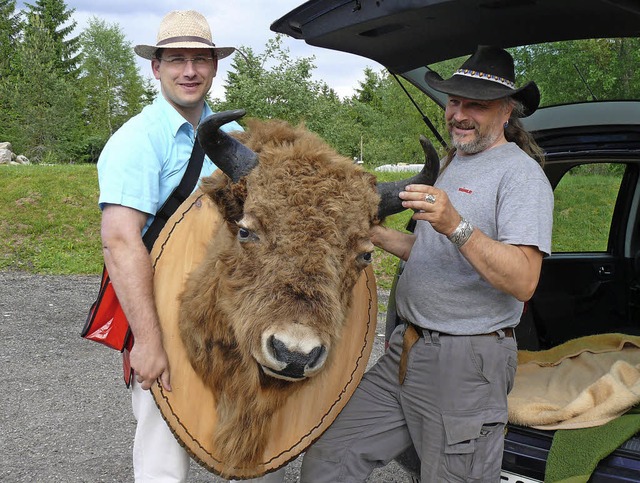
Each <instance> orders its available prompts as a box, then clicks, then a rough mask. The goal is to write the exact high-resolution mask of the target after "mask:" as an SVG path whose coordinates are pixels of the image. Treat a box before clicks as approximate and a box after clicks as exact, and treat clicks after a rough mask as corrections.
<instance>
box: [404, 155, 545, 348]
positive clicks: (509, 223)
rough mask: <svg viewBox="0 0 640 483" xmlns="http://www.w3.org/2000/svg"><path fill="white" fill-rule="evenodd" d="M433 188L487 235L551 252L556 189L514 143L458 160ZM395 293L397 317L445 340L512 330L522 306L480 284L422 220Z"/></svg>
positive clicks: (465, 263)
mask: <svg viewBox="0 0 640 483" xmlns="http://www.w3.org/2000/svg"><path fill="white" fill-rule="evenodd" d="M435 186H436V187H438V188H440V189H442V190H444V191H445V192H446V193H447V195H448V196H449V199H450V200H451V203H452V204H453V206H454V207H455V208H456V209H457V210H458V212H459V213H460V214H461V215H462V216H463V217H464V218H466V219H467V220H468V221H469V222H470V223H471V224H472V225H473V226H474V227H476V228H478V229H479V230H481V231H482V232H483V233H484V234H485V235H487V236H489V237H490V238H492V239H494V240H498V241H500V242H504V243H509V244H512V245H532V246H536V247H538V248H539V249H540V251H542V252H543V253H545V254H550V253H551V229H552V224H553V190H552V189H551V186H550V184H549V181H548V180H547V177H546V176H545V174H544V172H543V171H542V169H541V168H540V166H539V165H538V164H537V163H536V162H535V161H534V160H533V159H532V158H530V157H529V156H528V155H527V154H526V153H525V152H524V151H522V150H521V149H520V148H519V147H518V146H517V145H516V144H514V143H507V144H503V145H500V146H497V147H495V148H493V149H490V150H488V151H483V152H481V153H479V154H475V155H472V156H456V157H454V159H453V160H452V162H451V163H450V165H449V166H448V167H447V168H446V169H445V170H444V172H443V173H442V174H441V175H440V177H439V178H438V180H437V182H436V183H435ZM415 234H416V236H417V238H416V241H415V244H414V246H413V248H412V250H411V254H410V255H409V259H408V260H407V263H406V265H405V268H404V271H403V273H402V275H401V276H400V280H399V281H398V285H397V289H396V301H397V309H398V314H399V315H400V317H401V318H403V319H405V320H408V321H410V322H412V323H414V324H416V325H419V326H421V327H425V328H428V329H432V330H437V331H439V332H442V333H447V334H456V335H473V334H485V333H489V332H493V331H495V330H498V329H503V328H505V327H515V326H516V325H517V324H518V322H519V320H520V315H521V313H522V309H523V303H522V302H519V301H518V300H517V299H516V298H515V297H513V296H511V295H508V294H506V293H504V292H502V291H500V290H498V289H496V288H494V287H492V286H491V285H490V284H489V283H488V282H486V281H485V280H483V279H482V278H481V277H480V275H479V274H478V272H476V271H475V269H474V268H473V267H472V266H471V264H470V263H469V262H468V261H467V259H466V258H464V256H462V254H461V253H460V251H459V250H458V249H457V248H456V246H455V245H454V244H453V243H451V242H450V241H449V240H448V239H447V237H446V236H444V235H441V234H440V233H438V232H436V231H435V230H434V229H433V228H432V226H431V225H430V224H429V223H428V222H425V221H418V223H417V225H416V229H415Z"/></svg>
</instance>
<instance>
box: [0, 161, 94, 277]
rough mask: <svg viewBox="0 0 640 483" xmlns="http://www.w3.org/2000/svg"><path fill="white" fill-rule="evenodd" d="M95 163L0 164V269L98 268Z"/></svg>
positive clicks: (51, 271) (62, 271)
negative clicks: (49, 164) (56, 164)
mask: <svg viewBox="0 0 640 483" xmlns="http://www.w3.org/2000/svg"><path fill="white" fill-rule="evenodd" d="M101 257H102V254H101V244H100V211H99V209H98V177H97V173H96V167H95V165H59V166H43V165H37V166H0V269H12V270H25V271H29V272H34V273H47V274H93V273H99V272H100V270H101V268H102V258H101Z"/></svg>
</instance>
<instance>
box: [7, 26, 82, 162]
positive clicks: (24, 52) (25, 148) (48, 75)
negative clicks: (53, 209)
mask: <svg viewBox="0 0 640 483" xmlns="http://www.w3.org/2000/svg"><path fill="white" fill-rule="evenodd" d="M53 50H54V41H53V39H52V38H51V36H50V34H49V31H48V30H47V29H46V28H45V27H44V24H43V22H42V20H41V19H40V17H38V16H37V15H34V14H31V15H30V16H29V28H28V29H26V30H25V32H24V38H23V40H22V41H21V42H20V43H19V44H18V46H17V48H16V52H15V56H14V59H13V63H12V66H11V67H12V69H11V74H10V75H9V76H7V77H5V78H3V79H1V80H0V97H1V99H2V110H1V111H0V137H1V138H2V139H3V140H9V141H11V142H12V143H13V145H14V148H16V151H17V152H19V153H21V154H25V155H26V156H27V157H28V158H29V159H30V160H31V161H32V162H36V163H38V162H55V161H64V162H72V161H73V160H74V158H75V156H76V154H77V153H76V148H77V143H78V138H79V134H80V126H81V123H80V119H79V117H78V116H77V112H78V97H77V91H76V89H74V86H73V84H71V83H70V82H69V81H68V79H66V78H65V74H64V72H62V71H61V70H60V69H59V67H58V66H57V63H56V59H55V58H53V57H52V56H51V52H52V51H53Z"/></svg>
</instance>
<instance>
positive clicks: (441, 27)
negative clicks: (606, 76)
mask: <svg viewBox="0 0 640 483" xmlns="http://www.w3.org/2000/svg"><path fill="white" fill-rule="evenodd" d="M271 30H273V31H275V32H280V33H284V34H287V35H290V36H291V37H294V38H297V39H303V40H304V41H305V42H307V43H308V44H310V45H314V46H317V47H324V48H328V49H333V50H340V51H344V52H349V53H352V54H356V55H360V56H363V57H366V58H369V59H372V60H374V61H376V62H379V63H380V64H382V65H383V66H385V67H386V68H388V69H389V70H390V71H391V72H394V73H403V72H407V71H410V70H412V69H415V68H417V67H420V66H425V65H429V64H432V63H434V62H439V61H441V60H445V59H451V58H455V57H460V56H463V55H467V54H471V53H473V52H474V51H475V49H476V47H477V46H478V45H483V44H484V45H499V46H501V47H504V48H508V47H514V46H519V45H530V44H537V43H542V42H550V41H560V40H576V39H586V38H608V37H638V36H640V2H639V1H638V0H403V1H394V2H391V1H388V0H387V1H385V0H375V1H374V0H311V1H308V2H305V3H304V4H302V5H300V6H299V7H297V8H295V9H294V10H292V11H291V12H289V13H287V14H286V15H284V16H283V17H281V18H280V19H278V20H276V21H275V22H273V24H272V25H271Z"/></svg>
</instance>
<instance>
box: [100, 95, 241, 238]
mask: <svg viewBox="0 0 640 483" xmlns="http://www.w3.org/2000/svg"><path fill="white" fill-rule="evenodd" d="M210 114H212V111H211V109H210V108H209V106H207V105H206V104H205V106H204V109H203V112H202V116H201V118H200V121H202V120H203V119H204V118H205V117H207V116H209V115H210ZM222 129H223V130H224V131H241V130H242V127H241V126H240V125H239V124H238V123H237V122H231V123H229V124H226V125H224V126H223V127H222ZM194 140H195V131H194V129H193V126H192V125H191V123H189V122H188V121H187V120H186V119H185V118H184V117H182V116H181V115H180V113H178V111H176V110H175V109H174V108H173V107H172V106H171V104H169V102H167V100H166V99H165V98H164V97H163V96H162V95H159V96H158V97H157V98H156V99H155V100H154V101H153V103H152V104H150V105H148V106H146V107H145V108H144V109H143V110H142V112H140V114H138V115H136V116H134V117H132V118H131V119H129V120H128V121H127V122H126V123H124V124H123V125H122V127H121V128H120V129H118V131H116V132H115V133H114V134H113V136H111V138H110V139H109V141H108V142H107V144H106V145H105V147H104V149H103V150H102V153H101V154H100V158H99V160H98V182H99V184H100V199H99V205H100V209H104V206H105V205H106V204H114V205H122V206H126V207H129V208H134V209H136V210H138V211H142V212H143V213H148V214H149V215H150V216H149V219H148V220H147V224H146V226H145V230H146V228H147V227H148V226H149V225H150V224H151V222H152V221H153V215H155V213H156V212H157V211H158V210H159V209H160V207H161V206H162V204H163V203H164V201H165V200H166V199H167V197H168V196H169V195H170V194H171V192H172V191H173V190H174V188H175V187H176V186H178V184H180V181H181V180H182V176H183V175H184V172H185V171H186V169H187V164H188V163H189V158H190V157H191V151H192V149H193V143H194ZM215 169H216V166H215V164H214V163H212V162H211V160H210V159H209V157H208V156H205V158H204V162H203V164H202V171H201V172H200V177H203V176H209V175H210V174H211V173H212V172H213V171H214V170H215ZM143 231H144V230H143Z"/></svg>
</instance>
